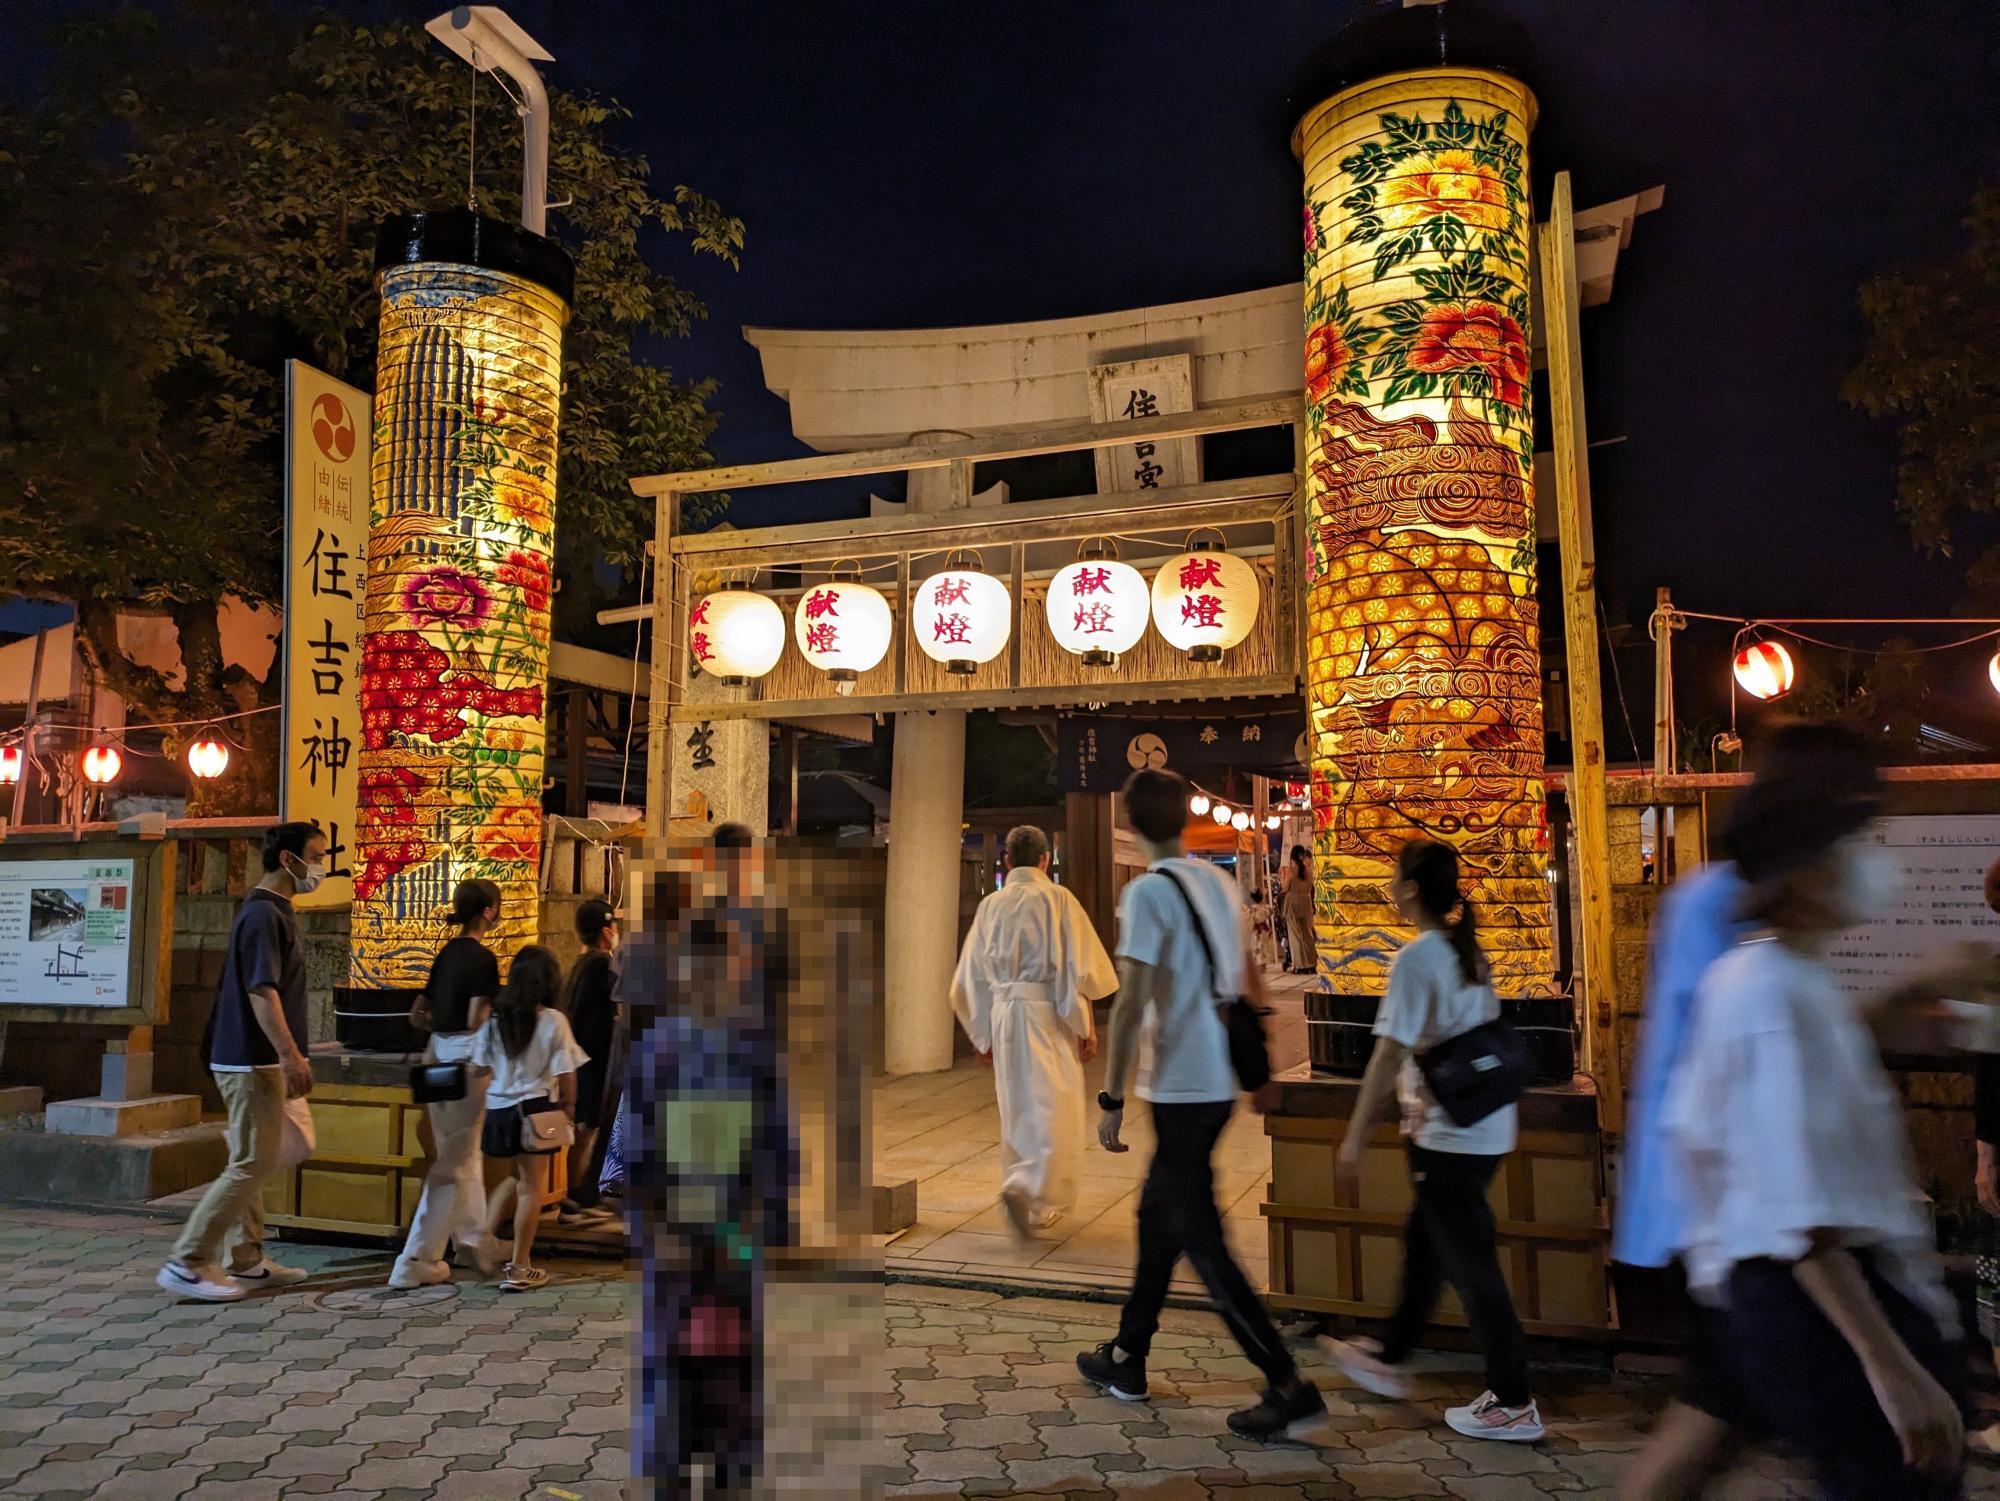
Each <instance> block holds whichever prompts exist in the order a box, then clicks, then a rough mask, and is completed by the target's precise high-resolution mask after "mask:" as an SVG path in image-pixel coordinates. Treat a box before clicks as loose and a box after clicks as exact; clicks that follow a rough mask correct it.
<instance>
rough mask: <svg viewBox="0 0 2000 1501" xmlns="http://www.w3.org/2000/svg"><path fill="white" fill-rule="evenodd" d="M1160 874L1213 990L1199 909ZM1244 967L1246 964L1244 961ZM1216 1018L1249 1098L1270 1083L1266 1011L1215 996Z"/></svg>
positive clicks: (1214, 971) (1213, 971) (1215, 973)
mask: <svg viewBox="0 0 2000 1501" xmlns="http://www.w3.org/2000/svg"><path fill="white" fill-rule="evenodd" d="M1160 874H1161V875H1163V876H1165V877H1166V878H1167V879H1168V880H1169V881H1172V882H1173V883H1174V890H1176V891H1178V892H1179V893H1180V894H1181V900H1182V901H1183V902H1185V903H1186V904H1187V909H1188V919H1189V921H1191V922H1192V923H1193V924H1194V933H1195V937H1196V938H1198V939H1200V940H1201V954H1202V958H1204V959H1205V960H1207V961H1208V983H1209V987H1210V989H1211V990H1214V989H1215V987H1216V984H1217V981H1218V980H1219V979H1220V977H1221V974H1222V971H1221V970H1220V969H1218V968H1217V967H1216V964H1215V950H1214V949H1213V948H1212V947H1210V945H1209V941H1208V929H1207V928H1206V927H1204V926H1203V925H1202V921H1201V909H1200V908H1198V907H1196V906H1195V904H1194V897H1193V896H1192V895H1191V894H1190V893H1189V891H1188V889H1187V887H1185V886H1183V885H1182V884H1181V880H1180V877H1179V876H1177V875H1175V874H1174V873H1173V872H1172V871H1170V870H1168V869H1166V868H1165V867H1164V866H1162V867H1161V868H1160ZM1244 962H1245V963H1248V962H1249V961H1248V959H1247V958H1246V959H1245V961H1244ZM1215 1010H1216V1014H1217V1015H1218V1016H1220V1017H1221V1019H1222V1030H1223V1032H1224V1034H1225V1035H1226V1036H1227V1037H1228V1039H1229V1066H1230V1067H1231V1068H1233V1069H1234V1070H1235V1071H1236V1082H1237V1083H1238V1084H1241V1085H1242V1086H1243V1088H1244V1089H1245V1090H1247V1091H1249V1092H1250V1093H1251V1094H1255V1093H1256V1092H1257V1091H1258V1090H1260V1089H1262V1088H1263V1087H1264V1086H1265V1085H1266V1084H1268V1083H1270V1082H1271V1053H1270V1049H1269V1048H1268V1047H1267V1046H1266V1045H1265V1041H1264V1017H1265V1015H1266V1014H1267V1013H1266V1011H1264V1010H1260V1009H1259V1008H1257V1007H1256V1006H1253V1005H1251V1004H1250V998H1249V997H1248V996H1241V995H1239V996H1235V997H1233V998H1229V999H1224V998H1223V997H1222V996H1220V995H1218V996H1217V997H1216V1001H1215Z"/></svg>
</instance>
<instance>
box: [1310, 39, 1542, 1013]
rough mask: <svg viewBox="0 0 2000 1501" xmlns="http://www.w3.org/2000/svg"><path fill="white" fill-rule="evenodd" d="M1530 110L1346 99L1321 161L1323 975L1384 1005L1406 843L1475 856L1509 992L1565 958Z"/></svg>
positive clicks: (1497, 79) (1315, 401)
mask: <svg viewBox="0 0 2000 1501" xmlns="http://www.w3.org/2000/svg"><path fill="white" fill-rule="evenodd" d="M1534 118H1535V100H1534V96H1533V95H1532V94H1531V93H1530V92H1529V91H1528V89H1527V88H1526V87H1525V86H1524V85H1523V84H1521V83H1520V82H1519V81H1517V80H1516V79H1514V78H1511V77H1508V76H1506V75H1504V74H1501V73H1495V72H1488V71H1484V70H1481V69H1475V68H1464V67H1449V66H1448V67H1437V68H1426V69H1422V70H1419V71H1411V72H1403V73H1394V74H1390V75H1388V76H1386V77H1379V78H1376V79H1374V80H1372V81H1370V82H1367V83H1362V84H1357V85H1355V86H1354V87H1351V88H1348V89H1345V90H1343V91H1342V92H1341V93H1339V94H1336V95H1335V96H1334V97H1332V98H1331V99H1328V100H1327V101H1326V102H1325V103H1323V104H1321V105H1319V106H1318V107H1317V108H1315V109H1313V110H1312V111H1311V112H1310V113H1308V114H1307V115H1306V117H1305V119H1304V120H1303V121H1302V122H1301V123H1300V125H1299V127H1298V131H1297V133H1296V134H1295V135H1294V137H1293V146H1294V149H1295V150H1296V151H1297V152H1298V155H1299V158H1300V160H1301V162H1302V163H1303V165H1304V168H1305V192H1306V205H1305V301H1306V319H1305V322H1306V343H1305V399H1306V406H1307V424H1308V439H1307V448H1308V452H1307V473H1306V504H1307V538H1306V546H1307V559H1306V567H1307V591H1306V609H1307V628H1306V638H1307V674H1306V676H1307V693H1308V699H1307V708H1308V714H1309V719H1310V729H1309V735H1310V739H1311V748H1310V749H1311V762H1312V800H1313V818H1314V828H1315V836H1314V838H1315V847H1316V853H1317V856H1318V858H1317V862H1316V865H1315V875H1316V886H1317V890H1316V892H1315V896H1316V899H1317V905H1318V916H1319V932H1320V942H1319V950H1320V953H1321V954H1322V955H1323V956H1324V958H1323V961H1322V962H1323V963H1326V964H1334V963H1338V964H1339V965H1341V968H1340V970H1339V971H1338V972H1337V973H1335V972H1333V971H1331V970H1329V971H1328V972H1327V976H1328V980H1329V982H1330V983H1332V984H1333V985H1334V986H1335V987H1336V988H1337V989H1339V990H1341V991H1344V992H1347V993H1350V994H1356V995H1379V994H1381V992H1382V989H1383V987H1384V984H1385V982H1386V980H1387V977H1388V968H1389V962H1390V960H1391V959H1392V958H1393V957H1394V951H1395V947H1396V943H1395V942H1394V941H1393V940H1392V941H1390V942H1386V943H1385V942H1384V941H1383V940H1382V937H1381V935H1382V934H1384V933H1386V934H1390V935H1401V936H1402V938H1403V939H1405V940H1407V938H1408V937H1410V936H1411V931H1410V928H1409V926H1408V924H1407V923H1406V922H1405V921H1404V920H1403V919H1402V917H1401V916H1400V915H1399V914H1398V913H1397V911H1396V909H1395V906H1394V904H1393V902H1392V901H1391V900H1390V894H1389V887H1390V881H1391V877H1392V875H1393V873H1394V868H1395V860H1396V855H1397V852H1398V851H1399V850H1400V849H1401V848H1402V846H1403V845H1404V844H1405V843H1407V842H1408V841H1410V840H1411V839H1415V838H1419V837H1425V838H1431V839H1437V840H1442V841H1444V842H1445V843H1448V844H1451V845H1453V846H1454V847H1456V849H1457V851H1458V854H1459V859H1460V868H1461V871H1462V873H1463V875H1464V879H1465V884H1466V888H1467V895H1468V896H1469V898H1470V899H1471V901H1472V902H1473V903H1474V905H1475V906H1476V907H1477V908H1478V911H1479V932H1480V938H1481V941H1482V942H1483V943H1484V944H1485V945H1486V947H1487V950H1488V952H1489V954H1490V955H1491V958H1492V960H1493V966H1494V977H1495V981H1496V983H1497V985H1498V986H1499V988H1500V989H1501V990H1502V992H1503V993H1505V994H1511V995H1519V994H1523V993H1528V992H1533V991H1539V990H1543V989H1545V988H1546V987H1547V984H1548V982H1549V981H1550V979H1551V976H1552V973H1553V970H1554V960H1553V953H1552V947H1551V942H1550V904H1549V895H1548V887H1547V883H1546V881H1545V880H1544V877H1543V867H1544V863H1545V854H1544V851H1543V849H1542V848H1541V843H1540V838H1539V835H1540V829H1541V822H1542V683H1541V663H1540V654H1539V638H1538V631H1537V625H1536V613H1535V521H1534V504H1533V500H1534V497H1533V492H1532V484H1533V475H1534V440H1533V436H1532V433H1531V430H1530V421H1531V419H1530V394H1531V387H1532V375H1531V360H1530V355H1529V342H1528V264H1529V262H1528V256H1529V229H1530V212H1529V199H1528V160H1527V155H1528V149H1527V148H1528V134H1529V131H1530V129H1531V128H1532V126H1533V124H1534Z"/></svg>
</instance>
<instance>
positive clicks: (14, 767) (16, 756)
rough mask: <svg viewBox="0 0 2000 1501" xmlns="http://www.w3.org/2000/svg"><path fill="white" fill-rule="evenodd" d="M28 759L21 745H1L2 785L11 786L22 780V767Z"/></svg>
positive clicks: (0, 778)
mask: <svg viewBox="0 0 2000 1501" xmlns="http://www.w3.org/2000/svg"><path fill="white" fill-rule="evenodd" d="M26 760H27V758H26V757H25V756H23V755H22V754H21V747H20V746H18V745H0V787H11V786H13V785H14V784H15V783H16V782H18V781H20V780H21V769H22V766H23V765H24V764H25V762H26Z"/></svg>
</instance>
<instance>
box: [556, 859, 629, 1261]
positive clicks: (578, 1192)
mask: <svg viewBox="0 0 2000 1501" xmlns="http://www.w3.org/2000/svg"><path fill="white" fill-rule="evenodd" d="M576 936H577V937H578V938H580V939H582V940H583V953H582V955H581V956H580V957H579V958H578V959H577V961H576V964H575V966H574V967H573V968H572V969H571V970H570V972H569V980H568V982H567V983H566V984H565V985H564V986H563V1011H564V1012H565V1013H566V1014H567V1015H568V1017H569V1024H570V1029H571V1030H572V1031H573V1032H574V1033H575V1034H576V1043H577V1046H578V1047H580V1048H582V1049H583V1051H584V1052H585V1053H587V1054H589V1055H590V1061H589V1062H588V1063H586V1064H585V1065H584V1066H583V1067H582V1068H581V1069H579V1070H578V1071H577V1078H576V1142H575V1144H574V1145H573V1146H572V1147H571V1148H570V1154H569V1197H568V1198H566V1199H564V1200H563V1202H562V1207H561V1209H560V1210H559V1211H558V1213H557V1222H558V1223H559V1224H563V1225H581V1224H587V1223H589V1222H591V1221H592V1220H594V1219H600V1218H601V1219H609V1218H610V1217H611V1216H610V1214H609V1212H608V1211H606V1210H603V1209H600V1208H599V1207H598V1193H597V1183H596V1180H595V1176H594V1175H593V1174H592V1172H591V1166H592V1163H593V1161H594V1159H595V1156H596V1152H595V1148H596V1145H597V1136H598V1132H599V1130H600V1129H601V1128H603V1127H606V1126H609V1125H610V1123H611V1112H612V1111H614V1110H615V1109H617V1107H618V1101H617V1100H616V1098H612V1097H609V1093H610V1084H609V1082H608V1068H609V1065H610V1060H611V1054H612V1052H613V1047H612V1033H613V1032H614V1030H615V1029H616V1023H617V1019H618V1008H617V1006H616V1004H615V1003H614V1002H613V1000H612V996H611V982H612V971H611V952H612V950H613V949H615V948H617V947H618V914H617V913H615V912H613V911H612V910H611V906H610V904H609V903H608V902H602V901H599V900H598V899H597V898H595V897H592V898H591V899H590V900H589V901H587V902H584V903H583V904H582V905H581V906H579V907H578V908H577V909H576Z"/></svg>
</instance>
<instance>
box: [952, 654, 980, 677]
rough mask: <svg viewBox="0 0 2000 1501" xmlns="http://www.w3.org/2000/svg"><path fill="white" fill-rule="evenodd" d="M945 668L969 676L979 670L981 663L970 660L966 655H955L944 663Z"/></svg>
mask: <svg viewBox="0 0 2000 1501" xmlns="http://www.w3.org/2000/svg"><path fill="white" fill-rule="evenodd" d="M944 670H945V671H946V672H950V673H956V674H957V675H958V676H959V677H962V678H969V677H971V676H972V675H973V674H974V673H975V672H977V671H979V664H978V663H977V662H968V661H967V660H966V659H965V658H964V657H953V658H952V659H951V660H950V661H949V662H946V663H945V664H944Z"/></svg>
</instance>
